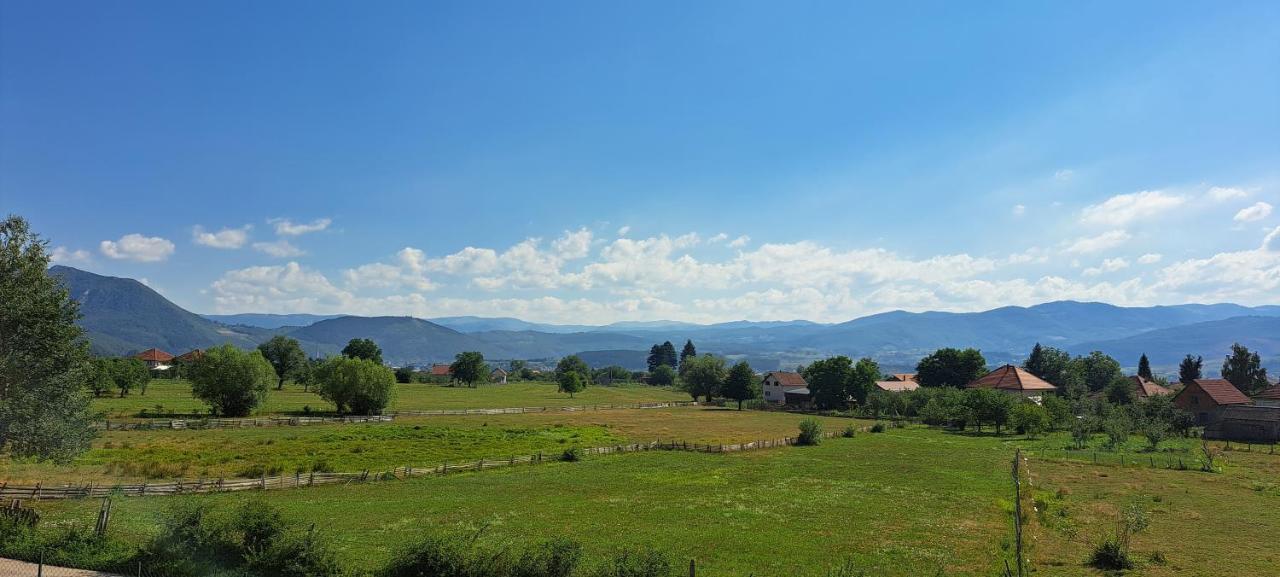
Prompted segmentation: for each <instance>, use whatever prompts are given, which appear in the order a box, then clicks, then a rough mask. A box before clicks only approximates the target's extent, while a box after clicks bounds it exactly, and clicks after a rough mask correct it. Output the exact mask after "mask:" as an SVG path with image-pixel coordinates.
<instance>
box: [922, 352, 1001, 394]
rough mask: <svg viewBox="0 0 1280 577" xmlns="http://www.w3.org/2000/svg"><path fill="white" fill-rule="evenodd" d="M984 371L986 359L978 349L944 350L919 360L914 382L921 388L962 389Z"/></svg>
mask: <svg viewBox="0 0 1280 577" xmlns="http://www.w3.org/2000/svg"><path fill="white" fill-rule="evenodd" d="M986 370H987V359H985V358H983V356H982V352H981V351H979V350H978V349H964V350H961V349H952V348H945V349H938V350H937V351H934V353H933V354H931V355H929V356H927V357H925V358H923V359H920V362H919V363H918V364H917V365H916V380H917V381H919V382H920V386H922V387H963V386H965V385H967V384H969V383H970V382H972V381H973V380H975V379H977V378H978V377H981V376H982V375H983V373H985V372H986Z"/></svg>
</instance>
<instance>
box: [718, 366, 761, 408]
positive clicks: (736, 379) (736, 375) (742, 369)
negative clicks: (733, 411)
mask: <svg viewBox="0 0 1280 577" xmlns="http://www.w3.org/2000/svg"><path fill="white" fill-rule="evenodd" d="M723 393H724V396H725V398H728V399H733V400H735V401H738V410H739V411H741V410H742V402H743V401H749V400H751V399H758V398H760V380H759V379H757V378H756V373H755V371H753V370H751V365H749V364H747V361H738V362H737V363H736V364H734V365H733V367H731V368H730V369H729V375H728V376H726V377H725V378H724V391H723Z"/></svg>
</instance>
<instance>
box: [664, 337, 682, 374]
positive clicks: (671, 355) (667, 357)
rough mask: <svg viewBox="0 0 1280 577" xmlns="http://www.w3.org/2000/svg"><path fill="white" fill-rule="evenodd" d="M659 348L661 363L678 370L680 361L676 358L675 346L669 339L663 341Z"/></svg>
mask: <svg viewBox="0 0 1280 577" xmlns="http://www.w3.org/2000/svg"><path fill="white" fill-rule="evenodd" d="M659 350H660V352H661V353H662V364H664V365H667V366H668V367H671V368H673V369H676V370H677V371H678V370H679V369H680V361H679V360H678V359H677V358H676V346H675V345H673V344H671V341H663V342H662V346H661V347H660V348H659Z"/></svg>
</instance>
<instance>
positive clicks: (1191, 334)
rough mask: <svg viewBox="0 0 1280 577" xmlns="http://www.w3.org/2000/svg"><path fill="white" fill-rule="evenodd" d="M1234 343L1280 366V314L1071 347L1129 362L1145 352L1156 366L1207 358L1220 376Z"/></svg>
mask: <svg viewBox="0 0 1280 577" xmlns="http://www.w3.org/2000/svg"><path fill="white" fill-rule="evenodd" d="M1233 343H1240V344H1242V345H1244V346H1246V347H1249V349H1250V350H1253V351H1257V352H1258V354H1259V355H1260V356H1261V357H1262V358H1263V364H1264V365H1266V366H1268V367H1270V368H1271V370H1278V368H1280V317H1276V316H1270V317H1261V316H1247V317H1232V318H1228V319H1222V320H1215V321H1207V322H1202V323H1193V324H1189V325H1182V326H1177V327H1170V328H1164V329H1158V330H1154V331H1147V332H1144V333H1139V334H1136V335H1132V336H1127V337H1123V338H1119V339H1111V340H1103V341H1090V342H1084V343H1080V344H1077V345H1074V346H1072V347H1070V348H1069V349H1068V350H1070V351H1072V352H1075V353H1078V354H1087V353H1088V352H1089V351H1102V352H1104V353H1107V354H1108V355H1111V356H1113V357H1115V358H1117V359H1120V361H1121V363H1123V364H1125V365H1131V364H1137V358H1138V357H1139V356H1141V355H1143V354H1144V353H1145V354H1146V355H1147V358H1148V359H1150V360H1151V364H1152V365H1157V366H1164V367H1175V366H1177V364H1178V363H1179V362H1180V361H1181V360H1182V358H1183V356H1185V355H1188V354H1191V355H1199V356H1203V357H1204V369H1205V373H1206V374H1210V375H1216V374H1217V373H1218V369H1219V368H1220V367H1221V366H1222V360H1223V358H1224V357H1226V356H1227V353H1229V352H1230V351H1231V345H1232V344H1233Z"/></svg>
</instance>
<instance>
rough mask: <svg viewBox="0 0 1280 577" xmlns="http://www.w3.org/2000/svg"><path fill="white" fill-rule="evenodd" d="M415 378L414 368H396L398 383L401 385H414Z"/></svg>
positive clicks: (406, 366)
mask: <svg viewBox="0 0 1280 577" xmlns="http://www.w3.org/2000/svg"><path fill="white" fill-rule="evenodd" d="M413 377H414V370H413V367H410V366H408V365H405V366H403V367H396V382H397V383H400V384H406V383H412V382H413Z"/></svg>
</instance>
